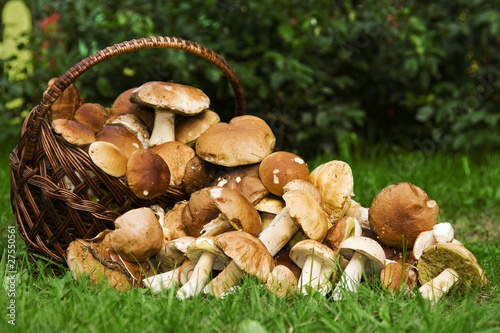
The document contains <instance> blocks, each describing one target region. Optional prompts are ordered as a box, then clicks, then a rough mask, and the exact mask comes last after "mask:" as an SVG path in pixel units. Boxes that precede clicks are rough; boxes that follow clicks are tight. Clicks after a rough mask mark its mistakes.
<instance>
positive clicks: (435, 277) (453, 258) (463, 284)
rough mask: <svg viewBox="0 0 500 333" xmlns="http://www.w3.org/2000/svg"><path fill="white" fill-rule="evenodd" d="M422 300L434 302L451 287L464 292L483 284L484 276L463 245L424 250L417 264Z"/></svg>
mask: <svg viewBox="0 0 500 333" xmlns="http://www.w3.org/2000/svg"><path fill="white" fill-rule="evenodd" d="M417 270H418V279H419V281H420V283H421V285H422V286H421V287H420V288H419V291H420V293H421V294H422V297H423V298H426V299H429V300H430V301H431V302H432V303H436V302H438V301H439V300H440V299H441V298H442V297H443V296H444V295H445V294H446V293H447V292H448V291H449V290H450V289H451V288H452V287H454V286H455V285H456V286H457V287H458V290H459V291H461V292H465V291H466V290H468V289H470V288H475V287H480V286H483V285H485V284H486V282H487V281H486V276H485V274H484V272H483V270H482V268H481V266H479V264H478V262H477V260H476V258H475V257H474V255H473V254H472V253H471V252H470V251H469V250H467V249H466V248H465V247H464V246H462V245H458V244H453V243H439V244H436V245H434V246H431V247H429V248H427V249H425V250H424V252H423V253H422V256H421V257H420V260H419V261H418V263H417Z"/></svg>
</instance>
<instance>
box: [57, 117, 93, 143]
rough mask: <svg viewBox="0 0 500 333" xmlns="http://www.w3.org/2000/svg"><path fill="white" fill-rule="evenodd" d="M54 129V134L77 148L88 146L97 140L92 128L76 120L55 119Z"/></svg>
mask: <svg viewBox="0 0 500 333" xmlns="http://www.w3.org/2000/svg"><path fill="white" fill-rule="evenodd" d="M52 127H53V129H54V132H56V133H57V134H60V135H61V136H62V137H63V139H64V140H66V141H67V142H68V143H71V144H72V145H75V146H84V145H88V144H91V143H92V142H94V141H95V140H96V136H95V133H94V131H93V130H92V129H91V128H90V127H88V126H87V125H84V124H82V123H79V122H77V121H75V120H67V119H54V120H53V121H52Z"/></svg>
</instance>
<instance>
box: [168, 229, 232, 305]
mask: <svg viewBox="0 0 500 333" xmlns="http://www.w3.org/2000/svg"><path fill="white" fill-rule="evenodd" d="M187 256H188V258H189V259H190V260H191V261H192V262H194V263H195V264H196V266H195V268H194V270H193V273H192V276H191V277H190V278H189V280H188V281H187V283H186V284H184V285H183V286H182V288H181V289H179V290H178V291H177V297H178V298H180V299H184V298H188V297H191V296H194V295H197V294H199V293H200V292H201V291H202V290H203V287H205V285H206V283H207V281H208V279H209V277H210V273H211V272H212V270H213V269H215V270H219V271H221V270H223V269H224V267H225V266H226V265H227V264H228V263H229V261H230V260H231V259H230V258H229V257H228V256H226V255H225V254H224V252H222V250H221V249H220V248H219V247H218V246H216V244H215V240H214V237H213V236H202V237H198V238H196V239H195V240H194V241H192V242H191V244H189V246H188V249H187Z"/></svg>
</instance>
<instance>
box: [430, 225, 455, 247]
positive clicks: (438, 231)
mask: <svg viewBox="0 0 500 333" xmlns="http://www.w3.org/2000/svg"><path fill="white" fill-rule="evenodd" d="M432 234H433V235H434V239H435V240H436V242H438V243H448V242H451V241H453V238H454V236H455V232H454V230H453V226H452V225H451V223H449V222H443V223H438V224H436V225H435V226H434V227H433V228H432Z"/></svg>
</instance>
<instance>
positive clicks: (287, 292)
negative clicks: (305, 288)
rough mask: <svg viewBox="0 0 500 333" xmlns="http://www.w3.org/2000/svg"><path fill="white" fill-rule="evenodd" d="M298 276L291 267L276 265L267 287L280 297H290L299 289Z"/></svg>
mask: <svg viewBox="0 0 500 333" xmlns="http://www.w3.org/2000/svg"><path fill="white" fill-rule="evenodd" d="M297 283H298V281H297V278H296V277H295V275H294V273H293V272H292V270H290V268H288V267H287V266H285V265H276V267H274V269H273V271H272V272H271V274H270V275H269V278H268V279H267V282H266V287H267V289H268V290H269V291H270V292H272V293H273V294H275V295H276V296H278V297H289V296H291V295H292V294H293V293H294V292H295V291H297Z"/></svg>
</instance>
